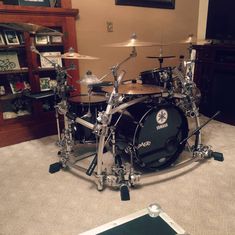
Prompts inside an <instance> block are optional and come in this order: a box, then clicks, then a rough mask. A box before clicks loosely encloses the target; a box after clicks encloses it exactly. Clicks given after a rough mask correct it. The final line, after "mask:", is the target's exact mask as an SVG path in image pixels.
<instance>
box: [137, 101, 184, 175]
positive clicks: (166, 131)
mask: <svg viewBox="0 0 235 235" xmlns="http://www.w3.org/2000/svg"><path fill="white" fill-rule="evenodd" d="M138 123H139V124H138V125H137V127H136V129H135V133H134V136H133V145H134V146H135V147H136V162H137V164H138V165H139V166H140V167H141V168H142V169H144V170H148V171H149V170H150V171H156V170H161V169H164V168H166V167H168V166H170V165H171V164H172V163H174V162H175V161H176V160H177V158H178V157H179V155H180V153H181V152H182V151H183V149H184V146H185V143H183V144H180V142H181V141H182V140H183V139H185V138H187V136H188V122H187V118H186V117H185V115H184V113H183V111H182V110H181V109H179V108H178V107H176V106H175V105H173V104H164V105H158V106H157V107H154V108H151V109H149V110H148V111H147V112H145V113H144V115H143V116H142V118H141V120H139V122H138Z"/></svg>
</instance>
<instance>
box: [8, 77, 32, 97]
mask: <svg viewBox="0 0 235 235" xmlns="http://www.w3.org/2000/svg"><path fill="white" fill-rule="evenodd" d="M9 83H10V87H11V92H12V94H17V93H22V92H23V91H24V90H26V89H29V84H28V83H27V82H25V81H13V80H12V81H10V82H9Z"/></svg>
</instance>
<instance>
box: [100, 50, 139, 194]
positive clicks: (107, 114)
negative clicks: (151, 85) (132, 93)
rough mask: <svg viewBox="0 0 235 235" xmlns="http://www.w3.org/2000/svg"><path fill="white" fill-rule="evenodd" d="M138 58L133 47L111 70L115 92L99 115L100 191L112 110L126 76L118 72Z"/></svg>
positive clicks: (123, 72)
mask: <svg viewBox="0 0 235 235" xmlns="http://www.w3.org/2000/svg"><path fill="white" fill-rule="evenodd" d="M136 56H137V52H136V49H135V47H133V48H132V51H131V54H130V55H129V56H128V57H127V58H125V59H124V60H123V61H121V62H120V63H118V64H117V65H115V66H113V67H112V68H111V73H112V75H113V78H114V87H113V91H112V92H111V94H110V97H109V100H108V104H107V107H106V110H105V111H104V112H103V113H101V115H99V117H98V118H97V120H98V122H99V123H100V124H101V127H100V134H99V135H100V137H99V144H98V151H97V189H98V190H103V187H104V171H103V166H102V164H103V152H104V146H105V139H106V137H107V134H108V130H109V124H110V122H111V119H112V109H113V107H114V105H115V100H116V97H117V95H118V86H119V84H120V82H121V80H122V78H123V76H124V74H125V71H122V72H121V74H120V75H119V76H118V70H119V68H120V66H121V65H122V64H124V63H125V62H127V61H128V60H130V59H131V58H133V57H136ZM113 100H114V101H113ZM116 102H117V101H116Z"/></svg>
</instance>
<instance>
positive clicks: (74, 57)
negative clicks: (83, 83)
mask: <svg viewBox="0 0 235 235" xmlns="http://www.w3.org/2000/svg"><path fill="white" fill-rule="evenodd" d="M61 58H62V59H69V60H98V59H99V58H98V57H93V56H88V55H81V54H79V53H76V52H66V53H64V54H62V55H61Z"/></svg>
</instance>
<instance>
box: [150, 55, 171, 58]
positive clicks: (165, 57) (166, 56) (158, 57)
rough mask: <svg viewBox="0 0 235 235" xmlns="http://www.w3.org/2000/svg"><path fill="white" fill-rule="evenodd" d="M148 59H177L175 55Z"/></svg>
mask: <svg viewBox="0 0 235 235" xmlns="http://www.w3.org/2000/svg"><path fill="white" fill-rule="evenodd" d="M146 58H148V59H172V58H175V56H174V55H168V56H147V57H146Z"/></svg>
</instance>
